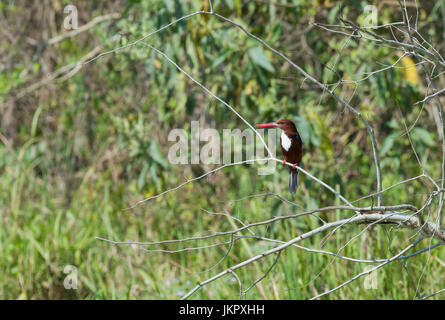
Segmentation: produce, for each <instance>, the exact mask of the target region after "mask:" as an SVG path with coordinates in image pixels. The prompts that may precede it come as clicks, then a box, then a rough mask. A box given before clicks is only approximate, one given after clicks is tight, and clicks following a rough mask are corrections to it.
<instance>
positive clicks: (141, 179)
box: [0, 0, 445, 299]
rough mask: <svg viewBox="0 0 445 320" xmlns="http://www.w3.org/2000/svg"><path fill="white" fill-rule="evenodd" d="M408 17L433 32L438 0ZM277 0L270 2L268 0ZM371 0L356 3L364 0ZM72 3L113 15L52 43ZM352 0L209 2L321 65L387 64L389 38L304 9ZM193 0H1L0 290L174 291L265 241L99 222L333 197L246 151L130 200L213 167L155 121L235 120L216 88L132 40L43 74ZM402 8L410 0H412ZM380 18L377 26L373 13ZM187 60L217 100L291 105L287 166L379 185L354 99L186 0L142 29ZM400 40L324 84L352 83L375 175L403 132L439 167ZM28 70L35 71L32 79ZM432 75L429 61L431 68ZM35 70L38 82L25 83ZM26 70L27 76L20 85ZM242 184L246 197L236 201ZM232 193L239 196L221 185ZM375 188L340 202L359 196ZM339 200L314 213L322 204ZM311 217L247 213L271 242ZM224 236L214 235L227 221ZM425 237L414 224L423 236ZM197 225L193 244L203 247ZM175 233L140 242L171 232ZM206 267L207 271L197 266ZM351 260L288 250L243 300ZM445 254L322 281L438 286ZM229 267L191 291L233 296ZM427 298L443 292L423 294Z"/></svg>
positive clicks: (302, 59) (382, 253)
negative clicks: (70, 70) (179, 157)
mask: <svg viewBox="0 0 445 320" xmlns="http://www.w3.org/2000/svg"><path fill="white" fill-rule="evenodd" d="M417 2H420V4H419V5H420V9H419V26H418V28H419V32H420V33H421V34H422V35H423V36H424V37H425V38H426V39H427V40H428V41H429V42H430V43H432V44H433V45H434V46H435V48H436V49H437V50H439V52H441V53H442V54H443V50H444V41H443V39H444V13H445V4H444V1H417ZM274 3H275V4H274ZM370 3H372V1H370ZM68 4H74V5H75V6H76V7H77V9H78V14H79V25H83V24H85V23H88V22H89V21H91V20H92V19H93V18H94V17H97V16H103V15H105V14H110V13H119V14H120V18H119V19H113V20H108V21H104V22H102V23H98V24H97V25H95V26H94V27H93V28H91V29H89V30H88V31H87V32H83V33H81V34H79V35H76V36H74V37H67V38H66V39H64V40H63V41H60V42H57V43H55V44H53V45H45V41H48V40H49V39H52V38H54V37H55V36H57V35H59V34H64V33H66V32H67V31H66V30H64V28H63V19H64V13H63V8H64V7H65V6H66V5H68ZM367 4H368V3H367V2H365V1H328V0H326V1H315V0H279V2H278V1H262V0H261V1H260V0H258V1H242V0H217V1H214V5H215V9H216V10H217V12H218V13H220V14H222V15H224V16H226V17H229V18H230V19H232V20H234V21H237V22H239V23H241V24H243V25H244V26H246V28H247V29H248V30H249V31H250V32H252V33H253V34H255V35H257V36H259V37H260V38H262V39H264V40H265V41H266V42H267V43H269V44H270V45H272V46H273V47H274V48H277V49H278V50H280V52H282V53H283V54H285V55H286V56H288V57H290V58H291V59H292V61H294V62H295V63H297V64H298V65H300V66H301V67H302V68H303V69H304V70H306V71H307V72H308V73H310V74H311V75H313V76H314V77H315V78H317V79H319V80H320V81H322V82H323V83H335V82H338V81H339V80H340V79H353V80H357V79H360V78H363V77H364V76H366V74H365V73H366V72H371V71H374V70H377V69H380V68H382V66H384V65H391V64H393V63H394V62H396V61H397V59H398V58H399V57H400V52H399V51H398V50H397V49H394V48H391V47H385V46H377V45H376V44H375V43H373V42H369V41H366V40H364V39H350V40H349V41H347V38H346V37H345V36H344V35H342V34H333V33H331V32H328V31H326V30H324V29H322V28H319V27H317V26H315V25H314V24H312V22H321V23H329V24H337V23H339V20H338V18H339V17H346V18H348V19H349V20H351V21H355V22H357V23H360V22H361V21H362V20H363V18H364V13H363V12H364V11H363V8H364V6H365V5H367ZM375 4H376V5H378V18H379V24H385V23H389V22H395V21H402V16H401V11H400V8H399V7H398V3H397V1H376V2H375ZM200 9H208V3H207V1H200V0H193V1H192V0H189V1H179V0H148V1H145V0H141V1H137V0H128V1H124V0H110V1H62V0H53V1H50V0H46V1H9V0H3V1H1V2H0V21H1V26H0V29H1V33H2V36H1V37H0V52H1V53H0V121H1V127H0V138H1V143H0V214H1V224H2V227H1V228H0V298H4V299H17V298H18V299H42V298H43V299H46V298H49V299H60V298H64V299H65V298H69V299H71V298H72V299H84V298H87V299H104V298H105V299H117V298H119V299H127V298H131V299H167V298H169V299H177V298H179V297H181V296H182V295H183V294H184V293H185V292H187V291H188V290H190V289H191V288H192V287H193V286H195V284H196V283H197V281H200V280H203V279H207V278H209V277H210V276H211V275H213V274H215V272H216V271H217V270H223V269H224V268H227V267H229V266H230V265H233V264H235V263H237V262H241V261H243V260H245V259H246V258H248V257H250V256H252V255H254V254H255V253H259V252H261V251H263V250H264V249H265V248H268V247H270V244H268V243H264V242H262V241H256V240H253V239H244V240H242V241H239V242H238V243H237V245H236V246H234V247H233V249H232V250H231V252H230V254H229V255H228V257H227V258H226V259H225V260H224V261H222V262H221V263H220V264H219V265H216V264H217V263H218V262H219V261H220V260H221V258H223V257H224V255H225V254H226V252H227V249H228V246H223V247H218V248H209V249H204V250H199V251H183V252H180V253H174V254H171V253H164V252H145V251H142V250H140V249H138V248H137V247H133V246H114V245H111V244H109V243H106V242H102V241H99V240H97V239H96V237H97V236H99V237H104V238H108V239H113V240H123V241H125V240H128V239H131V240H134V241H153V240H165V239H179V238H182V237H188V236H193V235H198V234H205V233H208V232H214V231H226V230H230V229H231V228H233V227H234V224H236V222H234V221H233V220H232V219H229V218H228V217H227V216H225V215H214V214H211V213H221V212H225V213H227V214H229V215H231V216H233V217H237V218H239V219H242V220H243V221H245V222H254V221H259V220H265V219H268V218H270V217H273V216H276V215H284V214H290V213H295V212H298V210H299V209H298V208H296V207H295V206H293V205H291V204H289V203H286V202H283V201H282V200H281V199H280V198H278V197H277V196H274V195H269V196H258V197H249V198H245V197H248V196H251V195H255V194H264V193H270V194H279V195H281V196H282V197H284V198H285V199H288V200H291V201H294V202H295V203H297V204H298V205H299V206H301V207H303V208H305V209H313V208H318V207H322V206H327V205H333V204H339V202H338V199H336V198H335V197H334V196H333V195H332V194H330V193H326V192H325V190H324V189H323V188H322V187H321V186H320V185H318V184H316V183H314V181H311V180H310V179H307V178H305V177H303V176H301V182H300V188H299V190H298V192H297V194H296V195H295V196H292V195H290V194H289V193H288V191H287V179H288V174H287V169H281V168H278V171H277V172H276V174H274V175H270V176H259V175H257V174H256V173H257V170H256V166H255V165H245V166H236V167H232V168H230V169H225V170H223V171H219V172H218V173H217V174H214V175H212V176H210V177H209V178H206V179H204V180H201V181H199V182H196V183H192V184H190V185H187V186H186V187H185V188H184V189H182V190H180V191H177V192H172V193H169V194H168V195H166V196H164V197H161V198H157V199H156V200H154V201H151V202H148V203H146V204H143V205H141V206H139V207H137V208H135V209H133V210H129V211H123V209H125V208H127V207H129V206H130V205H131V204H133V203H135V202H136V201H138V200H140V199H143V198H145V197H149V196H151V195H154V194H157V193H159V192H162V191H163V190H165V189H168V188H172V187H174V186H176V185H178V184H179V183H181V182H183V181H184V179H185V178H192V177H195V176H198V175H200V174H202V173H204V172H205V171H207V170H209V169H211V168H213V167H212V166H205V165H177V166H172V165H168V164H166V162H165V159H166V157H167V153H168V148H169V146H170V145H171V143H169V142H168V141H167V136H168V132H169V131H170V130H171V129H174V128H184V129H186V130H189V128H190V121H192V120H200V121H201V125H202V126H203V127H211V128H217V129H218V130H221V131H222V129H224V128H240V129H242V130H244V129H245V128H246V127H245V125H244V124H243V123H242V122H241V121H240V120H239V119H237V118H236V117H235V115H234V114H233V113H231V112H230V110H228V109H227V108H225V107H224V106H223V105H221V104H220V103H218V102H217V101H216V100H214V99H212V98H210V97H208V96H206V95H205V94H204V93H203V91H202V90H201V89H200V88H199V87H197V86H196V85H194V84H193V83H192V82H191V81H189V80H188V79H187V78H186V77H185V76H184V75H183V74H181V73H179V72H178V71H177V70H176V69H175V68H174V67H172V66H171V65H170V64H169V63H168V62H167V61H166V60H164V59H162V57H160V56H157V55H156V54H155V53H154V52H153V51H152V50H150V49H149V48H147V47H145V46H133V47H131V48H129V49H125V50H122V51H119V52H117V53H115V54H111V55H107V56H104V57H102V58H100V59H97V60H95V61H94V62H91V63H89V64H87V65H85V66H84V67H83V68H82V69H81V70H79V72H77V73H75V74H72V75H70V76H69V77H66V79H63V78H62V77H59V78H58V79H59V81H45V79H47V78H48V74H50V73H51V72H54V71H56V70H58V69H59V68H62V67H64V66H67V65H69V64H72V63H76V62H77V61H79V60H80V59H82V58H83V57H85V55H88V53H90V52H91V51H92V50H94V48H97V47H99V49H100V52H101V51H105V50H111V49H113V48H116V47H118V46H122V45H125V44H128V43H130V42H131V41H134V40H136V39H139V38H141V37H143V36H144V35H146V34H148V33H150V32H152V31H154V30H156V29H158V28H160V27H161V26H163V25H166V24H168V23H169V22H171V21H173V20H174V19H176V18H179V17H181V16H183V15H185V14H187V13H191V12H194V11H197V10H200ZM409 10H410V13H411V14H415V12H416V11H415V8H413V7H409ZM383 32H389V30H386V31H383ZM148 43H150V44H151V45H153V46H154V47H156V48H158V49H160V50H162V51H164V52H165V53H167V54H168V55H169V56H170V57H171V58H172V59H173V60H175V61H176V62H178V63H179V64H180V65H181V66H182V67H183V68H184V69H185V70H187V71H188V72H190V73H191V74H192V75H193V76H194V77H195V78H196V79H198V80H199V81H201V82H202V83H203V84H204V85H206V86H207V87H208V88H211V90H212V91H213V92H214V93H215V94H217V95H218V96H219V97H221V98H222V99H224V100H225V101H227V102H228V103H230V104H231V105H233V106H234V107H235V108H236V109H237V110H238V111H240V112H241V113H242V115H243V116H244V117H245V118H246V119H247V120H248V121H249V122H250V123H260V122H269V121H273V120H276V119H278V118H283V117H287V118H290V119H294V120H295V122H296V123H297V127H298V128H299V130H300V132H301V135H302V138H303V141H304V144H305V155H304V158H303V167H304V169H306V170H308V171H309V172H311V173H312V174H313V175H315V176H317V177H319V178H320V179H322V180H323V181H325V182H326V183H328V184H329V185H331V186H334V187H335V188H337V190H339V191H341V193H342V194H344V195H347V197H348V199H350V200H355V199H359V198H360V197H362V196H363V195H368V194H370V193H372V192H375V191H376V185H375V168H374V165H373V163H372V153H371V144H370V141H369V138H368V137H367V132H366V129H365V128H364V127H363V125H362V124H361V123H360V122H359V121H357V120H356V118H355V117H354V115H353V114H352V113H350V112H349V111H347V110H344V109H343V108H342V107H341V106H339V105H338V103H336V101H334V100H333V99H332V98H329V97H328V96H326V95H323V93H322V91H320V90H319V89H318V88H316V87H314V86H313V85H312V84H310V83H309V82H307V81H304V77H303V76H302V75H301V74H298V73H296V72H295V70H293V69H291V68H290V66H289V65H288V64H286V63H284V61H283V60H280V59H279V58H278V57H277V56H274V55H272V54H271V53H270V52H268V51H266V50H264V48H262V47H261V46H259V44H258V43H257V42H255V41H253V40H252V39H249V38H247V37H246V36H245V35H244V34H243V33H242V32H240V31H239V30H237V29H235V28H233V26H231V25H229V24H227V23H224V22H222V21H221V20H218V19H216V18H214V17H211V16H204V15H197V16H195V17H193V18H190V19H188V20H185V21H182V22H180V23H178V24H176V25H174V26H172V27H170V28H168V29H166V30H164V31H162V32H161V33H158V34H156V35H155V36H153V37H151V38H149V39H148ZM414 60H415V59H414V58H405V59H403V60H402V61H400V62H399V63H398V64H397V66H398V67H405V68H390V69H388V70H387V71H385V72H381V73H376V74H374V75H372V76H371V77H369V79H367V80H366V81H363V82H361V84H360V86H359V87H357V88H356V89H357V91H356V92H355V94H354V95H353V93H354V90H355V88H354V86H353V85H346V84H344V85H341V86H340V87H338V88H337V89H336V93H337V94H338V95H340V96H342V97H345V98H346V99H349V98H350V97H352V100H351V104H352V105H353V106H354V107H356V108H357V109H358V110H359V111H360V112H361V113H362V114H363V115H364V116H365V117H366V119H367V120H368V121H369V122H370V124H371V125H372V126H373V128H374V129H375V133H376V138H377V140H378V146H379V153H380V156H381V160H382V162H381V165H382V174H383V188H385V187H388V186H390V185H393V184H395V183H397V182H399V181H402V180H404V179H407V178H410V177H414V176H417V175H419V174H421V170H420V167H419V165H418V163H417V161H416V158H415V155H414V153H413V151H412V149H411V147H410V143H409V139H408V137H407V136H406V135H404V132H405V125H404V123H405V122H406V124H407V126H408V127H411V126H413V128H412V131H411V138H412V141H413V145H414V146H415V148H416V151H417V152H418V154H419V157H420V160H421V162H422V164H423V166H424V167H425V170H427V171H428V172H429V173H430V174H431V175H432V176H433V177H434V178H435V179H438V178H439V177H440V159H441V155H442V150H441V147H440V146H441V142H440V141H441V138H440V134H439V133H438V131H437V128H436V123H435V117H434V112H433V109H432V106H430V105H429V104H425V105H422V104H419V105H414V103H415V102H417V101H419V100H422V99H423V98H424V96H425V94H426V92H427V91H426V88H427V85H428V84H427V82H426V81H425V80H424V79H426V77H425V74H424V71H423V70H422V69H421V68H420V67H419V66H417V67H411V68H406V66H412V65H413V63H416V62H417V61H414ZM41 81H43V82H41ZM436 81H437V82H436V84H437V85H438V86H440V87H441V88H443V87H444V85H445V83H444V82H445V80H444V77H443V76H439V77H437V78H436ZM36 84H37V85H36ZM33 85H35V87H32V86H33ZM428 188H429V189H431V185H430V184H428V183H427V182H425V181H423V180H416V181H413V182H411V183H409V184H406V185H403V186H401V187H398V188H394V189H392V190H390V191H388V192H385V193H384V196H383V200H384V202H385V204H393V203H394V204H397V203H412V204H414V205H420V204H421V203H423V202H424V201H425V199H426V197H427V194H426V192H425V189H428ZM243 198H245V199H243ZM236 199H243V200H240V201H236V202H234V200H236ZM373 201H375V198H368V199H365V200H361V201H358V202H356V203H355V204H356V205H358V206H368V205H371V204H372V203H373ZM340 215H342V212H337V213H336V216H332V215H331V216H328V215H326V214H320V217H322V218H323V219H325V220H327V221H329V220H330V219H335V218H338V217H339V216H340ZM320 223H321V222H320V221H319V220H317V219H316V218H314V217H311V218H309V217H308V218H304V219H298V220H291V221H286V222H281V223H275V224H273V225H270V226H267V227H259V228H257V229H256V231H257V232H258V234H259V235H262V236H265V237H269V238H274V239H280V240H288V239H291V237H295V236H297V235H298V234H300V233H302V232H305V231H307V230H310V229H311V228H313V227H314V226H317V225H319V224H320ZM362 229H363V226H347V227H344V228H342V229H341V230H340V231H337V232H336V233H335V234H334V235H333V236H332V237H329V238H324V239H323V236H325V235H320V236H316V237H314V238H312V239H310V240H306V241H304V242H303V243H302V245H304V246H306V247H310V248H322V249H324V250H327V251H332V252H337V251H338V250H339V249H340V248H341V247H342V246H343V245H344V244H345V243H346V242H347V241H349V240H350V239H351V238H352V237H353V236H354V235H355V234H357V233H358V232H359V231H360V230H362ZM414 234H415V232H413V231H408V230H403V229H400V230H399V229H397V228H394V227H392V226H387V225H380V226H377V227H375V228H373V229H372V230H371V231H367V232H365V233H364V234H363V236H362V237H359V238H357V239H355V240H354V241H352V242H351V243H350V244H349V245H348V246H346V247H345V248H344V249H343V251H341V252H342V254H344V255H346V256H351V257H356V258H363V259H367V258H371V257H372V258H386V257H389V256H391V255H392V254H391V253H392V252H395V251H397V249H400V248H402V247H403V244H404V243H406V241H407V239H409V238H410V237H412V236H413V235H414ZM225 240H230V238H225ZM428 242H429V240H423V241H422V244H423V245H424V246H426V245H428ZM208 244H209V242H195V243H194V245H198V246H199V245H208ZM186 246H187V244H179V245H175V246H173V245H170V246H169V245H163V246H158V247H155V248H151V249H165V250H167V249H170V250H177V249H181V248H185V247H186ZM274 259H275V257H268V258H266V259H264V260H262V261H260V262H259V263H254V264H252V265H250V266H248V267H246V268H244V269H243V270H242V271H240V272H239V274H238V275H239V277H240V279H241V280H242V283H243V285H244V286H246V288H247V287H248V286H250V284H252V283H253V282H254V281H255V280H256V279H258V278H259V277H261V275H262V274H264V272H265V271H267V269H268V268H269V267H270V265H271V264H272V263H273V261H274ZM66 265H74V266H76V267H77V268H78V275H79V287H78V289H77V290H66V289H65V288H64V287H63V281H64V278H65V277H66V274H64V273H63V269H64V267H65V266H66ZM214 265H216V267H215V268H214V269H212V270H210V271H209V270H208V269H210V268H212V266H214ZM366 266H367V264H360V263H354V262H350V261H349V262H348V261H344V260H340V259H335V258H333V257H332V256H327V255H322V254H315V253H309V252H306V251H303V250H301V249H298V248H289V249H288V250H286V251H285V252H283V253H282V254H281V257H280V259H279V261H278V263H277V265H276V266H275V268H274V269H273V270H272V272H271V273H270V274H268V276H267V278H265V279H264V280H263V281H262V282H261V283H259V284H258V285H257V286H256V287H254V288H252V289H251V290H250V291H249V292H248V293H247V298H251V299H307V298H310V297H312V296H314V295H316V294H318V293H321V292H323V291H325V290H327V289H329V288H333V287H335V286H336V285H338V284H340V283H341V282H343V281H346V280H347V279H349V278H350V277H352V276H353V275H355V274H357V273H359V272H361V271H363V270H364V268H365V267H366ZM444 266H445V252H444V250H443V248H438V249H436V250H433V251H431V252H430V253H424V254H421V255H418V256H416V257H413V258H412V259H410V260H408V261H403V262H402V261H401V262H397V263H393V264H389V265H387V266H386V267H384V268H382V269H380V270H379V271H378V288H377V289H374V290H370V289H365V288H364V283H363V281H362V280H359V281H357V282H354V283H353V284H352V285H350V286H345V287H344V288H342V289H340V290H338V291H335V292H334V293H332V294H331V295H329V296H327V297H325V298H328V299H412V298H419V297H421V296H425V295H427V294H429V293H432V292H434V291H436V290H438V289H440V288H443V287H445V279H444V277H443V272H444ZM238 293H239V286H238V282H237V281H234V279H232V278H231V277H224V278H222V279H220V280H218V281H216V282H214V283H213V284H211V285H209V286H206V287H205V288H203V289H202V290H200V291H198V292H197V293H196V294H195V295H194V296H193V298H198V299H217V298H223V299H224V298H237V297H238ZM434 298H437V299H440V298H444V295H443V293H442V295H437V296H435V297H434Z"/></svg>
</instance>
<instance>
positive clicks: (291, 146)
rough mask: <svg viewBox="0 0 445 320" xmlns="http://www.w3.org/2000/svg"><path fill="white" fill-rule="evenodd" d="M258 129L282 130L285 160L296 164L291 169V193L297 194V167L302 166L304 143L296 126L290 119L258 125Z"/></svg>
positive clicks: (281, 142) (281, 139)
mask: <svg viewBox="0 0 445 320" xmlns="http://www.w3.org/2000/svg"><path fill="white" fill-rule="evenodd" d="M257 127H258V128H279V129H281V130H282V133H281V136H280V146H281V152H282V154H283V157H284V160H285V161H286V162H290V163H293V164H294V167H292V168H291V167H290V168H289V170H290V177H289V191H290V192H291V193H295V192H296V190H297V186H298V185H297V183H298V170H297V169H296V168H295V166H297V165H298V166H299V165H300V164H301V159H302V158H303V142H302V141H301V137H300V134H299V132H298V130H297V127H296V126H295V124H294V123H293V122H292V121H290V120H288V119H280V120H278V121H275V122H269V123H262V124H259V125H257Z"/></svg>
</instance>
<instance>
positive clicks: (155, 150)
mask: <svg viewBox="0 0 445 320" xmlns="http://www.w3.org/2000/svg"><path fill="white" fill-rule="evenodd" d="M149 151H150V156H151V157H152V159H153V160H154V161H155V162H157V163H158V164H159V165H161V166H162V167H163V168H168V167H169V166H170V165H169V163H168V162H167V160H166V159H165V158H164V155H163V154H162V152H161V149H160V148H159V145H158V143H157V142H156V141H153V142H152V143H151V144H150V149H149Z"/></svg>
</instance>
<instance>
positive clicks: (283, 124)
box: [256, 119, 297, 131]
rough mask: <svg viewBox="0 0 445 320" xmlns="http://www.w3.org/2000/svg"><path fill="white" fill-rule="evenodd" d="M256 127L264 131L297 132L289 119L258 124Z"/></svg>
mask: <svg viewBox="0 0 445 320" xmlns="http://www.w3.org/2000/svg"><path fill="white" fill-rule="evenodd" d="M256 127H257V128H262V129H270V128H278V129H281V130H283V131H297V128H296V127H295V124H294V123H293V122H292V121H290V120H288V119H280V120H278V121H275V122H268V123H261V124H257V125H256Z"/></svg>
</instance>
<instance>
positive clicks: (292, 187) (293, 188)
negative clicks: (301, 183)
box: [289, 170, 298, 193]
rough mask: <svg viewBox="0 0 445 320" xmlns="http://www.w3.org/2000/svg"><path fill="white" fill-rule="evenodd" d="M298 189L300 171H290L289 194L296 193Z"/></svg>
mask: <svg viewBox="0 0 445 320" xmlns="http://www.w3.org/2000/svg"><path fill="white" fill-rule="evenodd" d="M297 188H298V170H295V171H293V172H292V171H289V192H290V193H296V192H297Z"/></svg>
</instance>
